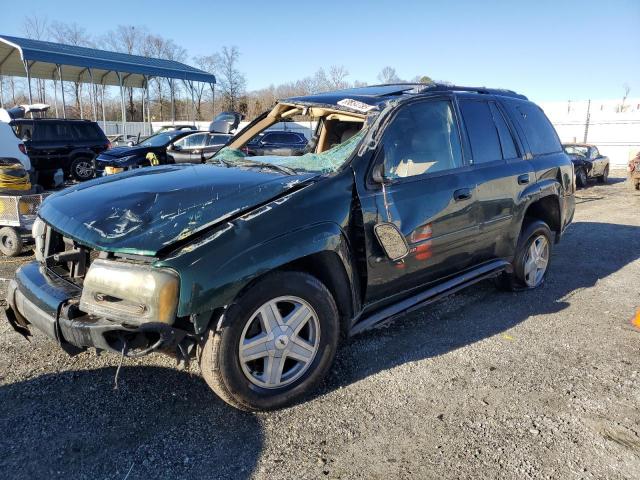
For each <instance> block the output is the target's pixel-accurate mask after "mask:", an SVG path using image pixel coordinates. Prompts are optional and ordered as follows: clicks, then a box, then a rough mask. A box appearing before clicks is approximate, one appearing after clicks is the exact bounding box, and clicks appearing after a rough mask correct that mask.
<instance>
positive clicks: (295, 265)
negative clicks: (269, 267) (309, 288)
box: [278, 252, 353, 335]
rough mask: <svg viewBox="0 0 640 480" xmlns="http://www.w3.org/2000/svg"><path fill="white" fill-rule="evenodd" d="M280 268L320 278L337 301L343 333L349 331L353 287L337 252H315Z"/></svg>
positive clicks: (351, 315)
mask: <svg viewBox="0 0 640 480" xmlns="http://www.w3.org/2000/svg"><path fill="white" fill-rule="evenodd" d="M278 270H284V271H296V272H304V273H308V274H309V275H312V276H314V277H316V278H317V279H318V280H320V281H321V282H322V283H323V284H324V286H325V287H327V289H328V290H329V292H331V295H333V298H334V300H335V302H336V307H338V312H339V313H340V324H341V327H342V334H343V335H346V334H347V333H348V329H349V321H350V319H351V318H352V317H353V301H352V296H351V287H350V282H349V278H348V276H347V272H346V271H345V269H344V265H343V264H342V261H341V260H340V257H338V255H337V254H336V253H334V252H319V253H314V254H312V255H308V256H306V257H302V258H299V259H297V260H294V261H292V262H289V263H287V264H285V265H282V266H281V267H280V268H278Z"/></svg>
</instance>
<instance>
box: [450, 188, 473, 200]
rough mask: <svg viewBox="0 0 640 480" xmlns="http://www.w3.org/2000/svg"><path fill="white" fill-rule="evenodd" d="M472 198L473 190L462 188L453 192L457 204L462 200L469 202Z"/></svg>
mask: <svg viewBox="0 0 640 480" xmlns="http://www.w3.org/2000/svg"><path fill="white" fill-rule="evenodd" d="M470 198H471V189H470V188H460V189H458V190H456V191H455V192H453V199H454V200H455V201H456V202H459V201H461V200H469V199H470Z"/></svg>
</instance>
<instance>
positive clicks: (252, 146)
mask: <svg viewBox="0 0 640 480" xmlns="http://www.w3.org/2000/svg"><path fill="white" fill-rule="evenodd" d="M306 146H307V138H306V137H305V136H304V135H303V134H301V133H297V132H290V131H285V130H272V131H269V132H264V133H260V134H259V135H256V136H255V137H254V138H252V139H251V141H250V142H248V143H247V145H246V148H245V152H246V153H247V154H248V155H252V156H261V155H281V156H287V155H302V154H303V153H304V150H305V148H306Z"/></svg>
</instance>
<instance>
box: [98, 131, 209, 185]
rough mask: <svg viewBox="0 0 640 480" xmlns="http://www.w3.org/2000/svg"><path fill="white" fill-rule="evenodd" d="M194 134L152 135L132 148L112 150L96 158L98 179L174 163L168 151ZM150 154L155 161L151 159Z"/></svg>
mask: <svg viewBox="0 0 640 480" xmlns="http://www.w3.org/2000/svg"><path fill="white" fill-rule="evenodd" d="M205 133H206V132H205ZM192 134H193V132H192V131H191V130H169V131H165V132H162V133H156V134H155V135H151V136H150V137H148V138H146V139H145V140H142V141H141V142H140V143H138V144H136V145H134V146H132V147H116V148H111V149H109V150H107V151H106V152H103V153H101V154H100V155H98V156H97V157H96V159H95V174H96V177H101V176H103V175H105V174H106V175H111V174H114V173H120V172H123V171H125V170H131V169H133V168H140V167H146V166H150V165H152V164H157V165H165V164H167V163H174V161H173V158H172V157H170V156H167V151H168V150H173V145H174V144H175V143H176V142H178V141H179V140H180V139H182V138H183V137H186V136H187V135H192ZM150 154H151V156H152V157H153V158H155V160H151V159H150V158H149V157H150Z"/></svg>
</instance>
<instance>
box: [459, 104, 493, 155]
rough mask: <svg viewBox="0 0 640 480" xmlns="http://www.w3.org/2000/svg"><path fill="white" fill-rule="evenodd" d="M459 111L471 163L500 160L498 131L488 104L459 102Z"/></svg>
mask: <svg viewBox="0 0 640 480" xmlns="http://www.w3.org/2000/svg"><path fill="white" fill-rule="evenodd" d="M460 111H461V112H462V118H463V119H464V124H465V126H466V127H467V134H468V135H469V142H470V143H471V154H472V157H473V163H476V164H478V163H487V162H493V161H494V160H502V149H501V148H500V139H499V138H498V130H497V129H496V125H495V123H494V122H493V115H492V114H491V109H490V108H489V104H488V103H487V102H485V101H477V100H461V101H460Z"/></svg>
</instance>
